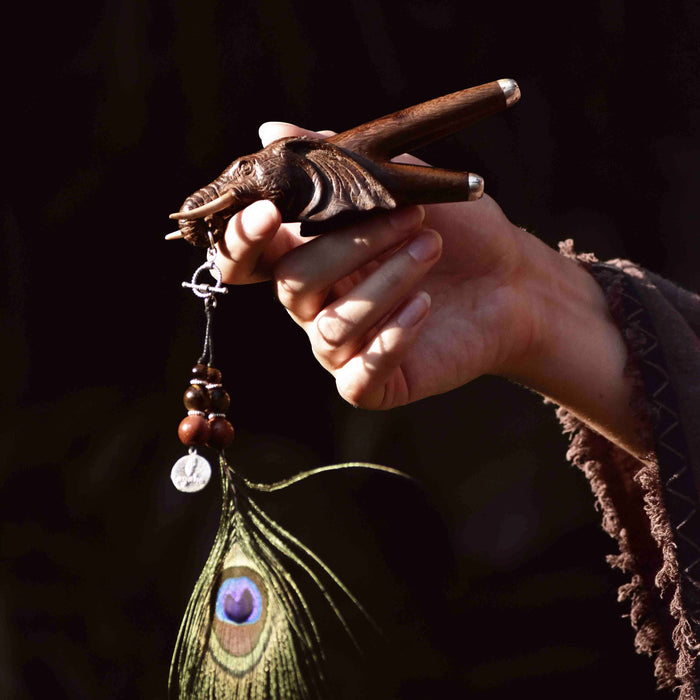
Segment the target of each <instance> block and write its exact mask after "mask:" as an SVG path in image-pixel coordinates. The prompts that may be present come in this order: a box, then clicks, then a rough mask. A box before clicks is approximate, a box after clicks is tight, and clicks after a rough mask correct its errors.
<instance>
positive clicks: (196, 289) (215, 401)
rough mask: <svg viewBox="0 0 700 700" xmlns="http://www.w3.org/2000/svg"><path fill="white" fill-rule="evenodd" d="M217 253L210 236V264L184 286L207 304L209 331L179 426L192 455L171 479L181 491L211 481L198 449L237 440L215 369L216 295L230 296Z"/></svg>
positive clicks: (179, 463)
mask: <svg viewBox="0 0 700 700" xmlns="http://www.w3.org/2000/svg"><path fill="white" fill-rule="evenodd" d="M215 257H216V249H215V247H214V244H213V240H212V239H211V236H210V246H209V249H208V250H207V261H206V262H205V263H204V264H203V265H200V266H199V267H198V268H197V270H195V273H194V275H192V279H191V281H190V282H183V283H182V286H183V287H187V288H189V289H191V290H192V292H193V293H194V294H195V295H196V296H198V297H200V298H201V299H203V300H204V313H205V316H206V328H205V331H204V347H203V349H202V354H201V356H200V358H199V360H198V361H197V364H196V365H194V367H192V370H191V378H190V386H189V387H188V388H187V389H186V391H185V394H184V396H183V403H184V405H185V408H186V409H187V416H185V418H183V419H182V421H181V422H180V425H179V426H178V430H177V433H178V437H179V438H180V442H182V444H183V445H185V446H186V447H188V448H189V453H188V455H186V456H185V457H181V458H180V459H179V460H178V461H177V462H175V465H174V466H173V468H172V471H171V474H170V476H171V479H172V481H173V483H174V484H175V487H176V488H177V489H179V490H180V491H198V490H200V489H202V488H204V486H206V484H207V483H208V481H209V479H210V477H211V466H210V465H209V462H207V460H206V459H205V458H204V457H202V456H201V455H200V454H198V453H197V448H198V447H204V446H208V447H212V448H214V449H217V450H219V451H221V452H223V450H224V449H226V448H227V447H228V446H229V445H230V444H231V442H232V441H233V438H234V433H235V431H234V428H233V425H232V424H231V423H230V422H229V421H228V420H227V418H226V412H227V411H228V409H229V406H230V405H231V398H230V396H229V395H228V392H227V391H226V390H225V389H224V388H223V385H222V383H221V371H220V370H218V369H217V368H216V367H214V366H213V361H214V352H213V343H212V325H213V317H214V309H215V308H216V294H226V293H227V291H228V290H227V289H226V288H225V287H223V286H222V285H221V271H220V270H219V268H218V267H217V266H216V264H215V263H214V259H215ZM204 272H209V273H210V274H211V276H212V277H213V278H214V280H215V284H214V285H211V284H206V283H201V282H199V281H198V280H199V276H200V275H201V274H202V273H204Z"/></svg>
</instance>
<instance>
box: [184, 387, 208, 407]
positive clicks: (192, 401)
mask: <svg viewBox="0 0 700 700" xmlns="http://www.w3.org/2000/svg"><path fill="white" fill-rule="evenodd" d="M182 402H183V403H184V404H185V408H186V409H187V410H188V411H204V412H206V411H208V410H209V405H210V404H211V401H210V400H209V392H208V391H207V389H206V387H205V386H203V385H202V384H191V385H190V386H189V388H188V389H187V391H186V392H185V395H184V396H183V398H182Z"/></svg>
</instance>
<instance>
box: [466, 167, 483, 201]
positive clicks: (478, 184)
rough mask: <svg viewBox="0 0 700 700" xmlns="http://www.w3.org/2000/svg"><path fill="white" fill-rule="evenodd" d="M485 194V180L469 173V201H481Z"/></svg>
mask: <svg viewBox="0 0 700 700" xmlns="http://www.w3.org/2000/svg"><path fill="white" fill-rule="evenodd" d="M483 194H484V178H483V177H480V176H479V175H475V174H474V173H469V201H470V202H473V201H474V200H475V199H481V197H482V195H483Z"/></svg>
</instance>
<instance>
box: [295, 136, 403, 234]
mask: <svg viewBox="0 0 700 700" xmlns="http://www.w3.org/2000/svg"><path fill="white" fill-rule="evenodd" d="M286 147H287V148H288V149H289V150H291V151H293V152H295V153H297V154H298V155H299V156H301V161H300V165H301V167H303V168H304V170H305V171H306V173H307V175H308V176H309V177H310V178H311V181H312V182H313V185H314V194H313V196H312V198H311V200H310V201H309V203H308V204H307V205H306V207H305V208H304V210H303V211H302V212H300V214H299V221H302V222H304V223H307V222H313V223H319V222H324V221H328V220H329V219H332V218H334V217H337V216H339V215H340V219H346V218H353V217H352V215H353V214H357V213H360V212H369V211H372V210H373V209H394V208H395V207H396V200H395V199H394V197H393V196H392V195H391V193H390V192H389V190H387V188H386V187H384V185H383V184H382V183H381V182H380V181H379V180H378V179H377V178H376V177H375V176H374V175H373V174H372V173H371V172H370V171H369V170H368V168H367V167H365V166H364V165H363V164H362V163H361V162H359V157H358V156H356V155H355V154H354V153H350V152H349V151H346V150H344V149H342V148H339V147H338V146H334V145H332V144H328V143H325V142H323V141H318V140H311V139H294V140H290V141H288V142H287V144H286Z"/></svg>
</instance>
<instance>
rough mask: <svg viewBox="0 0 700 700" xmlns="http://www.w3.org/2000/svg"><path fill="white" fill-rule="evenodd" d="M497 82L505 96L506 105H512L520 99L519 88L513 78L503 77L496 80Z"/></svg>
mask: <svg viewBox="0 0 700 700" xmlns="http://www.w3.org/2000/svg"><path fill="white" fill-rule="evenodd" d="M498 84H499V85H500V86H501V90H503V95H504V97H505V98H506V107H510V106H511V105H514V104H515V103H516V102H517V101H518V100H519V99H520V88H519V87H518V83H516V82H515V80H511V79H510V78H503V79H502V80H499V81H498Z"/></svg>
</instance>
